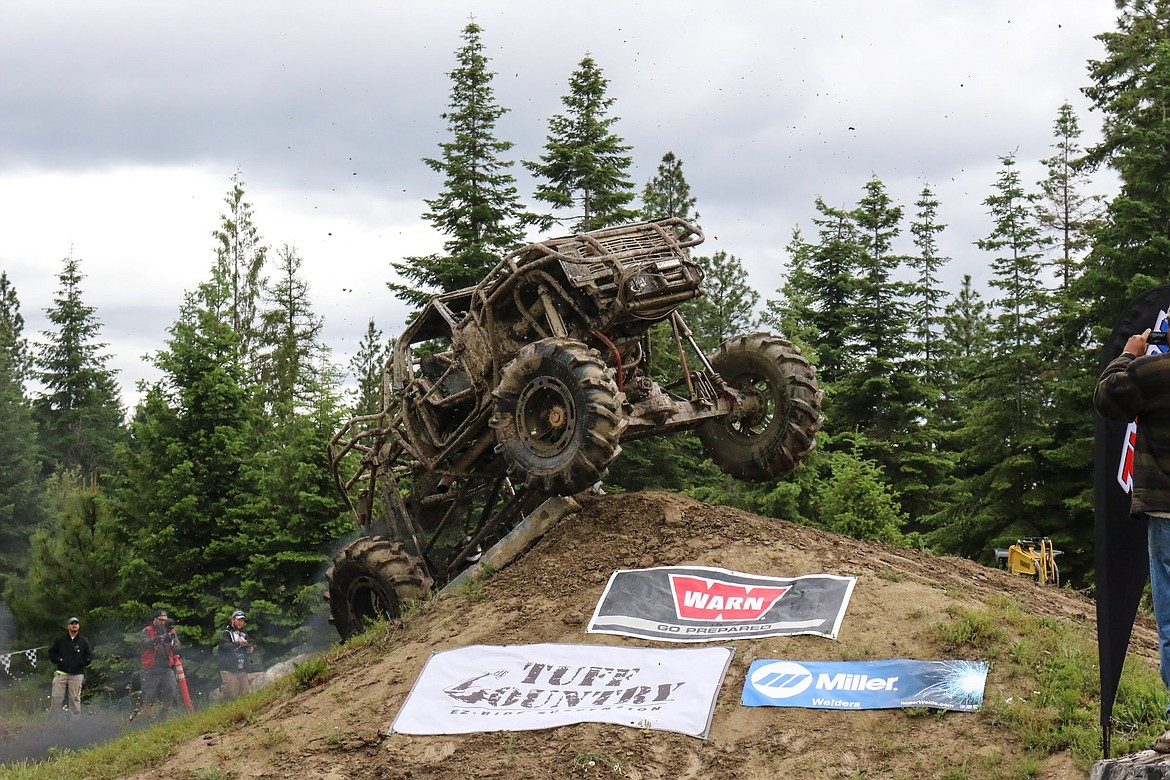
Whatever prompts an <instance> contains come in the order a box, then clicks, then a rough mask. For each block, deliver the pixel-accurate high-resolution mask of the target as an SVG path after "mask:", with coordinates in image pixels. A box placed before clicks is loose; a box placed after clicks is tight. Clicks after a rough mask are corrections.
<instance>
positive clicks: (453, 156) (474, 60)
mask: <svg viewBox="0 0 1170 780" xmlns="http://www.w3.org/2000/svg"><path fill="white" fill-rule="evenodd" d="M480 33H482V29H481V28H480V27H479V25H477V24H475V23H474V22H472V23H470V24H468V25H467V26H466V27H465V28H464V29H463V40H464V45H463V47H462V48H460V49H459V50H458V51H457V52H456V58H457V61H458V65H457V67H456V68H455V69H454V70H453V71H451V72H450V73H449V74H448V75H449V76H450V77H451V97H450V102H449V103H448V110H447V111H446V112H445V113H444V114H443V115H442V117H443V119H445V120H447V127H448V130H449V131H450V133H451V139H450V140H449V141H444V142H443V143H441V144H439V149H440V151H441V154H440V156H439V157H427V158H424V159H423V162H425V163H426V164H427V166H428V167H429V168H430V169H431V170H433V171H435V172H436V173H440V174H442V175H443V191H442V192H441V193H440V194H439V195H438V196H437V197H435V198H431V199H428V200H427V201H426V204H427V206H428V208H429V210H428V211H427V212H426V213H425V214H423V217H424V218H425V219H426V220H427V221H428V222H430V223H431V225H432V226H433V227H434V228H435V229H436V230H438V231H439V233H441V234H442V235H443V236H444V237H445V240H444V243H443V252H442V253H437V254H432V255H427V256H425V257H409V258H406V259H405V260H404V261H403V262H396V263H391V265H392V266H393V268H394V270H395V271H396V272H397V273H398V274H399V275H400V276H401V277H402V278H403V279H405V280H407V282H406V283H404V284H403V283H397V282H392V283H390V284H389V285H388V286H389V287H390V289H391V290H393V291H394V294H395V295H396V296H398V297H399V298H400V299H402V300H404V301H406V302H407V303H409V304H412V305H414V306H420V307H421V306H423V305H424V304H425V303H426V302H427V301H428V300H429V299H430V298H431V296H432V295H434V294H435V293H437V292H450V291H452V290H459V289H462V288H464V287H470V286H471V285H473V284H476V283H477V282H479V280H480V279H481V278H483V276H484V275H485V274H486V273H487V272H488V271H489V270H491V269H492V268H493V267H494V266H495V264H496V263H498V262H499V261H500V258H501V257H502V256H503V255H505V254H507V253H508V252H509V251H511V250H512V249H515V248H516V247H517V246H518V245H519V244H521V243H522V242H523V239H524V229H525V226H526V225H528V224H530V223H532V222H534V221H536V219H537V218H536V217H535V216H534V215H532V214H529V213H528V212H527V211H526V210H525V209H524V207H523V206H522V205H521V204H520V201H519V198H518V195H517V192H516V180H515V178H514V177H513V176H512V174H511V173H509V172H508V169H509V168H510V167H511V166H512V161H511V160H503V159H501V155H503V154H504V153H505V152H507V151H508V150H510V149H511V148H512V143H511V142H510V141H504V140H501V139H499V138H497V137H496V122H497V121H498V120H499V119H500V117H501V116H503V115H504V114H505V113H506V112H507V109H506V108H503V107H501V106H500V105H499V104H498V103H497V102H496V99H495V93H494V91H493V89H492V80H493V79H494V78H495V74H494V73H493V72H492V71H490V70H489V69H488V63H489V62H490V59H489V58H488V57H487V55H486V54H485V53H484V45H483V42H482V41H481V40H480Z"/></svg>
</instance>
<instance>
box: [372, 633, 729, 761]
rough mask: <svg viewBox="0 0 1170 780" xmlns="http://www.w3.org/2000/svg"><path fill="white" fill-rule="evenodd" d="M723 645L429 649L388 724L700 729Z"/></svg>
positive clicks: (718, 675) (406, 729)
mask: <svg viewBox="0 0 1170 780" xmlns="http://www.w3.org/2000/svg"><path fill="white" fill-rule="evenodd" d="M731 656H732V650H731V649H730V648H727V647H704V648H693V649H692V648H687V649H672V650H663V649H658V648H644V647H610V646H607V645H572V644H539V645H504V646H497V645H472V646H470V647H461V648H457V649H455V650H444V651H442V652H438V653H435V654H434V655H432V656H431V658H430V660H429V661H427V664H426V666H425V667H423V670H422V673H421V674H419V677H418V680H416V681H415V683H414V687H413V688H412V689H411V691H410V695H409V696H407V697H406V702H405V703H404V704H403V705H402V709H400V710H399V711H398V717H397V718H395V719H394V724H393V725H392V726H391V727H390V731H391V733H394V732H397V733H401V734H468V733H472V732H477V731H524V730H529V729H547V728H553V727H556V726H566V725H569V724H571V723H615V724H618V725H622V726H634V727H637V728H646V729H659V730H662V731H674V732H678V733H680V734H689V735H691V736H694V737H700V738H704V739H705V738H706V737H707V732H708V730H709V729H710V727H711V715H712V713H713V712H714V710H715V700H716V698H718V696H719V688H720V687H721V686H722V684H723V677H724V675H726V673H727V666H728V664H730V663H731Z"/></svg>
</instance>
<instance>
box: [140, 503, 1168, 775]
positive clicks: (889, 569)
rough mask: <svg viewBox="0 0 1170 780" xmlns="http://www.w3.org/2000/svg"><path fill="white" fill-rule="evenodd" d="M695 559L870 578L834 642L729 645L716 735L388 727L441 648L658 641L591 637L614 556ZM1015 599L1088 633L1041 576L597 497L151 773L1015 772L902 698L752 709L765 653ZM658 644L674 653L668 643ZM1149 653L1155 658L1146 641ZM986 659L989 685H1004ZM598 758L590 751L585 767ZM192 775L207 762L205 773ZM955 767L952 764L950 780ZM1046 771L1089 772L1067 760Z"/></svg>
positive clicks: (987, 744) (916, 643) (924, 633)
mask: <svg viewBox="0 0 1170 780" xmlns="http://www.w3.org/2000/svg"><path fill="white" fill-rule="evenodd" d="M667 564H689V565H702V566H720V567H724V568H728V569H734V570H737V571H743V572H749V573H755V574H770V575H776V576H785V577H788V576H797V575H801V574H812V573H830V574H851V575H856V576H857V577H858V582H857V587H856V589H855V591H854V593H853V597H852V600H851V602H850V605H849V609H848V611H847V613H846V616H845V620H844V623H843V625H842V628H841V632H840V635H839V637H838V639H837V640H836V641H832V640H827V639H824V638H820V637H813V636H797V637H778V638H772V639H765V640H753V641H741V642H737V643H733V645H732V646H734V647H735V656H734V658H733V660H732V664H731V668H730V670H729V671H728V675H727V678H726V679H725V681H724V684H723V688H722V690H721V691H720V695H719V699H718V703H717V706H716V710H715V716H714V720H713V723H712V728H711V734H710V737H709V739H707V740H700V739H696V738H693V737H687V736H682V735H677V734H670V733H665V732H660V731H648V730H639V729H633V728H628V727H621V726H607V725H596V724H587V725H577V726H569V727H563V728H558V729H549V730H543V731H520V732H507V733H503V732H501V733H486V734H471V735H461V736H439V737H413V736H406V735H402V734H393V735H387V733H386V732H387V729H388V727H389V725H390V723H391V721H392V720H393V718H394V716H395V714H396V713H397V712H398V709H399V707H400V705H401V704H402V702H403V700H404V699H405V697H406V696H407V694H408V693H409V691H410V688H411V686H412V685H413V683H414V681H415V679H416V678H417V676H418V674H419V672H420V671H421V669H422V667H423V664H424V663H425V661H426V660H427V658H428V657H429V656H430V654H431V652H432V651H434V650H440V649H448V648H455V647H463V646H466V645H472V644H519V643H535V642H574V643H582V642H584V643H596V644H610V645H625V646H632V645H644V646H651V644H652V643H649V642H643V641H639V640H634V639H630V638H626V637H618V636H610V635H600V634H586V633H585V631H584V627H585V624H586V622H587V621H588V619H589V616H590V615H591V614H592V611H593V608H594V607H595V605H596V603H597V600H598V597H599V596H600V594H601V591H602V588H603V587H604V585H605V583H606V581H607V579H608V577H609V575H610V573H611V572H612V571H613V570H614V569H617V568H638V567H648V566H654V565H667ZM993 596H1007V597H1008V598H1010V599H1012V600H1014V601H1016V602H1017V603H1019V604H1020V605H1021V606H1022V607H1023V608H1024V609H1026V610H1028V611H1033V612H1035V613H1037V614H1041V615H1047V616H1051V617H1055V618H1058V619H1061V620H1066V621H1072V622H1075V623H1076V624H1078V625H1081V624H1083V626H1084V630H1085V632H1086V635H1090V636H1091V635H1092V633H1093V631H1094V625H1093V623H1094V620H1093V614H1094V612H1093V604H1092V602H1091V601H1090V600H1089V599H1087V598H1085V597H1084V596H1082V595H1080V594H1077V593H1074V592H1071V591H1067V590H1054V589H1052V588H1042V587H1040V586H1038V585H1036V584H1034V583H1032V582H1030V581H1028V580H1025V579H1022V578H1018V577H1012V576H1010V575H1008V574H1006V573H1004V572H1001V571H997V570H993V569H988V568H985V567H982V566H979V565H978V564H975V563H972V562H970V561H966V560H962V559H956V558H940V557H935V556H930V555H925V554H920V553H917V552H914V551H911V550H907V549H904V548H896V547H889V546H884V545H877V544H870V543H862V542H858V541H855V540H852V539H849V538H846V537H842V536H837V535H834V534H828V533H823V532H818V531H815V530H812V529H809V528H805V527H802V526H798V525H794V524H792V523H787V522H783V521H778V520H774V519H768V518H763V517H757V516H755V515H751V514H747V513H744V512H740V511H737V510H734V509H728V508H726V507H713V506H708V505H705V504H701V503H697V502H695V501H691V500H689V499H687V498H684V497H680V496H676V495H672V494H666V493H637V494H625V495H615V496H604V497H598V498H593V499H589V500H586V501H584V502H583V505H582V510H581V511H580V512H579V513H578V514H576V515H574V516H570V517H568V518H566V519H565V520H563V521H561V522H560V524H559V525H558V526H557V527H555V528H554V529H553V530H552V531H551V532H550V533H549V534H548V535H547V536H546V537H545V538H544V539H543V540H542V541H541V542H540V543H539V544H538V545H537V546H536V547H535V548H534V549H533V550H532V551H531V552H530V553H529V554H527V555H526V556H524V557H523V558H522V559H521V560H519V561H518V562H516V563H515V564H513V565H512V566H509V567H508V568H506V569H505V570H503V571H501V572H499V573H497V574H496V575H494V576H493V577H491V578H490V579H488V580H487V581H485V582H484V583H483V586H482V588H480V587H475V588H471V589H468V590H466V591H465V592H463V593H461V594H459V595H454V596H451V597H447V598H443V599H440V600H438V601H436V602H434V603H432V604H430V605H429V606H428V607H427V608H425V609H424V610H423V611H422V612H421V614H418V615H415V616H413V617H411V618H410V619H409V620H408V621H407V623H406V624H405V625H404V626H403V627H401V628H400V629H397V630H394V631H391V632H389V634H388V639H387V642H386V644H385V646H384V647H382V648H380V649H379V650H376V651H373V652H368V651H361V654H360V655H359V654H358V651H354V657H353V658H350V659H348V661H351V662H352V663H348V662H347V668H346V669H345V670H344V671H342V672H341V673H340V674H339V675H338V676H336V677H335V678H333V679H331V680H330V681H328V682H327V683H326V684H323V685H320V686H317V687H315V688H312V689H311V690H308V691H306V692H303V693H301V694H298V695H296V696H294V697H292V698H291V699H288V700H285V701H283V702H282V703H280V704H279V705H277V706H275V707H273V708H272V709H271V710H269V711H266V712H262V713H257V715H256V717H255V718H253V719H252V720H251V721H250V722H249V723H248V725H246V726H244V727H242V728H240V729H239V730H237V731H233V732H230V733H226V734H214V735H213V734H208V735H205V736H204V737H203V738H202V739H199V740H195V741H193V742H191V743H188V744H186V745H182V746H180V747H179V748H178V749H177V750H176V752H175V754H174V755H173V756H172V757H171V758H170V759H169V760H168V761H167V762H166V763H165V764H164V765H162V766H159V767H156V768H154V769H152V770H150V771H149V772H147V773H143V774H141V775H139V776H140V777H143V778H146V777H190V776H211V774H210V772H211V771H212V770H211V769H205V768H210V767H218V768H221V769H222V770H224V771H227V772H229V773H230V774H231V776H232V777H235V778H250V777H254V778H274V777H298V778H301V777H303V778H338V779H339V780H340V778H364V777H370V778H374V777H377V778H412V780H422V779H424V778H436V779H437V778H458V777H476V778H490V777H498V778H542V779H543V778H553V777H556V778H561V777H595V776H596V777H602V778H605V777H618V776H622V777H629V778H664V779H665V778H671V779H672V780H673V779H674V778H727V779H730V780H747V779H748V778H759V777H793V778H797V777H870V778H873V777H883V778H884V777H907V778H909V777H914V778H927V777H944V776H948V774H949V776H961V777H974V776H975V775H971V774H966V773H965V772H964V770H963V767H964V766H965V762H966V760H967V759H968V758H970V757H972V756H975V755H982V756H993V757H998V760H997V761H995V762H988V763H998V765H999V767H1000V768H1001V769H1002V770H1003V771H1004V775H1003V776H1015V774H1014V773H1013V771H1012V770H1011V768H1012V767H1015V766H1018V764H1019V762H1020V760H1021V759H1022V757H1023V751H1022V750H1021V749H1020V748H1019V747H1018V746H1013V745H1010V744H1004V741H1003V740H1004V734H1005V732H1003V731H999V730H993V728H992V727H990V726H988V725H986V724H985V723H983V722H982V720H981V719H980V718H979V717H978V716H975V715H970V714H961V713H948V714H945V715H939V716H930V717H911V716H910V715H909V714H907V713H904V712H902V711H899V710H880V711H869V712H841V711H833V710H804V709H788V708H747V707H743V706H740V704H739V694H740V691H741V688H742V684H743V680H744V676H745V674H746V671H747V668H748V666H749V665H750V664H751V662H752V660H753V659H754V658H790V659H803V660H809V661H818V660H859V659H880V658H938V657H946V656H944V655H941V654H940V647H939V644H938V641H937V640H936V639H935V638H934V636H933V633H932V632H931V631H930V630H929V626H930V625H931V624H932V623H935V622H937V621H938V620H940V619H942V618H943V616H944V615H945V612H946V609H947V607H948V606H950V605H953V604H970V605H977V604H979V603H980V602H983V601H986V600H987V599H989V598H991V597H993ZM658 646H659V647H663V646H664V645H658ZM1155 646H1156V644H1155V640H1154V636H1153V633H1152V630H1151V628H1150V626H1149V625H1148V624H1141V625H1139V626H1137V627H1135V636H1134V642H1133V647H1134V649H1135V652H1139V653H1143V652H1144V653H1145V654H1147V655H1149V654H1150V653H1152V652H1153V648H1154V647H1155ZM1143 649H1144V650H1143ZM1008 684H1009V683H1008V682H1007V681H1003V680H999V679H997V678H996V676H995V671H994V669H993V670H992V672H991V674H990V675H989V677H988V683H987V695H988V697H994V696H1005V695H1010V691H1009V689H1008V688H1007V687H1006V686H1007V685H1008ZM591 762H592V763H591ZM200 772H204V774H203V775H200ZM956 772H958V774H955V773H956ZM1031 776H1032V777H1038V778H1052V779H1055V778H1083V777H1084V776H1085V773H1084V771H1083V770H1078V769H1077V768H1076V767H1075V766H1074V765H1073V762H1072V760H1071V759H1070V758H1069V757H1067V756H1056V757H1053V758H1051V759H1049V760H1048V761H1047V763H1046V764H1045V765H1044V766H1043V767H1041V768H1040V771H1039V772H1037V773H1034V774H1033V775H1031Z"/></svg>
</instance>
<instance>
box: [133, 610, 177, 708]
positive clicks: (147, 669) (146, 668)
mask: <svg viewBox="0 0 1170 780" xmlns="http://www.w3.org/2000/svg"><path fill="white" fill-rule="evenodd" d="M138 638H139V645H140V646H141V649H142V655H141V659H140V665H141V681H142V708H143V711H144V712H146V714H147V715H153V714H154V705H155V704H158V705H159V709H160V711H161V712H166V711H167V710H169V709H170V707H171V705H173V704H174V703H175V694H176V692H177V690H178V683H177V681H176V679H175V654H176V653H177V652H178V651H179V647H180V644H179V638H178V637H177V636H176V635H175V624H174V621H172V620H171V619H170V615H168V614H167V611H166V610H165V609H160V610H158V611H157V612H155V613H154V620H153V621H152V622H151V623H150V625H148V626H147V627H146V628H144V629H142V631H141V633H140V634H139V635H138Z"/></svg>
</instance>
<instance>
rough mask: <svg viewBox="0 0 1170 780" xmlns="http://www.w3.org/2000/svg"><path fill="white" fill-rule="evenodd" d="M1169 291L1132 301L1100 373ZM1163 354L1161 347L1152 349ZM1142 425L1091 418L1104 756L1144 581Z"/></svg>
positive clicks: (1161, 308)
mask: <svg viewBox="0 0 1170 780" xmlns="http://www.w3.org/2000/svg"><path fill="white" fill-rule="evenodd" d="M1168 309H1170V286H1162V287H1155V288H1153V289H1151V290H1149V291H1147V292H1145V293H1143V294H1142V295H1140V296H1138V297H1137V298H1136V299H1135V300H1134V301H1133V302H1132V303H1131V304H1130V305H1129V307H1128V308H1127V309H1126V310H1125V311H1124V312H1122V313H1121V316H1120V317H1118V318H1117V322H1116V323H1114V326H1113V332H1112V333H1111V334H1110V336H1109V340H1108V341H1106V342H1105V345H1104V347H1103V348H1102V350H1101V356H1100V359H1099V361H1098V366H1097V369H1098V373H1100V372H1101V371H1104V370H1105V366H1107V365H1109V362H1110V361H1111V360H1113V359H1114V358H1115V357H1117V356H1118V355H1120V354H1121V352H1122V350H1123V349H1124V348H1125V342H1126V341H1127V340H1128V339H1129V337H1130V336H1133V335H1135V334H1138V333H1141V332H1143V331H1144V330H1145V329H1146V328H1150V329H1152V330H1162V331H1164V330H1166V327H1167V326H1166V312H1167V310H1168ZM1152 349H1159V350H1160V351H1165V349H1166V348H1165V347H1161V348H1159V347H1153V348H1152ZM1140 425H1141V421H1140V420H1137V421H1130V422H1128V423H1125V422H1115V421H1113V420H1107V419H1105V418H1104V417H1102V416H1101V415H1097V419H1096V426H1095V430H1094V439H1093V484H1094V503H1095V511H1094V523H1093V524H1094V539H1095V541H1096V547H1097V550H1096V562H1095V563H1096V566H1095V568H1096V590H1097V656H1098V660H1099V666H1100V670H1101V744H1102V747H1103V749H1104V750H1103V752H1104V755H1105V757H1106V758H1108V757H1109V743H1110V737H1111V733H1112V720H1111V719H1112V715H1113V701H1114V699H1115V698H1116V696H1117V687H1118V685H1119V683H1120V681H1121V669H1122V666H1123V665H1124V664H1125V655H1126V651H1127V649H1128V648H1129V637H1130V633H1131V632H1132V630H1133V621H1134V616H1135V615H1137V609H1138V603H1139V602H1140V601H1141V597H1142V591H1143V590H1145V586H1146V581H1147V580H1148V578H1149V550H1148V547H1147V540H1146V524H1145V521H1144V520H1143V519H1142V518H1132V517H1130V514H1129V490H1130V487H1131V486H1132V484H1133V475H1132V473H1131V469H1132V467H1133V451H1134V445H1135V443H1136V441H1137V435H1138V434H1137V431H1138V427H1139V426H1140Z"/></svg>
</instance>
